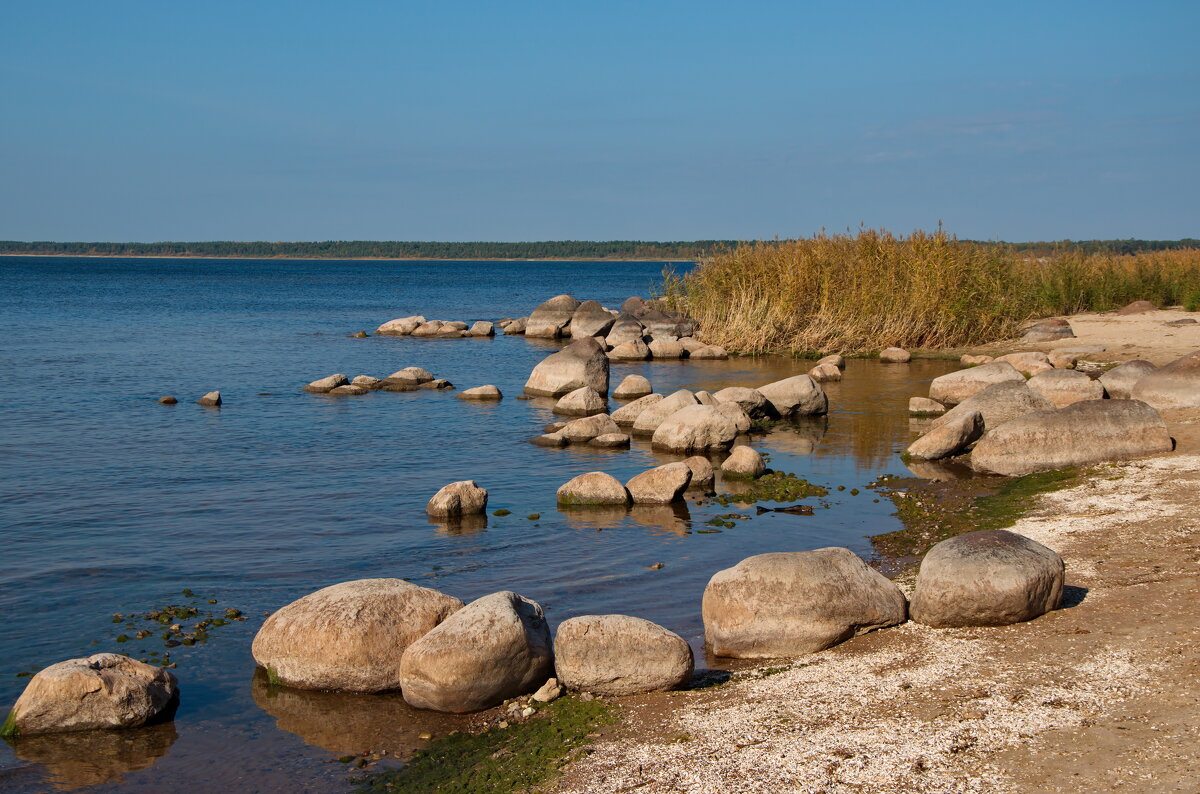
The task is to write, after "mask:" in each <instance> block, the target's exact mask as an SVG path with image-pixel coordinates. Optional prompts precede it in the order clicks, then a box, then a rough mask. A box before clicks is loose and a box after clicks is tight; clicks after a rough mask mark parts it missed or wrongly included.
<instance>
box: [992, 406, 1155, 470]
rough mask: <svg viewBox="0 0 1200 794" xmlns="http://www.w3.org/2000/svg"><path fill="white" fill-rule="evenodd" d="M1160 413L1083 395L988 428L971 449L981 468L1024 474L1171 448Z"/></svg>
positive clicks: (1118, 458) (1132, 456) (1146, 408)
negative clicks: (1079, 399)
mask: <svg viewBox="0 0 1200 794" xmlns="http://www.w3.org/2000/svg"><path fill="white" fill-rule="evenodd" d="M1171 448H1172V442H1171V436H1170V434H1169V433H1168V432H1167V426H1166V424H1165V423H1164V422H1163V420H1162V417H1161V416H1159V415H1158V412H1157V411H1155V410H1154V409H1153V408H1151V407H1150V406H1149V405H1147V404H1146V403H1144V402H1141V401H1139V400H1085V401H1084V402H1078V403H1073V404H1071V405H1068V406H1067V407H1066V408H1060V409H1058V410H1056V411H1037V412H1035V413H1031V414H1027V415H1025V416H1022V417H1020V418H1018V419H1014V420H1012V421H1011V422H1006V423H1004V424H1002V425H1000V426H999V427H997V428H994V429H989V431H988V433H987V435H985V436H984V437H983V438H982V439H980V440H979V443H978V444H976V445H975V449H974V451H973V452H972V453H971V465H972V466H973V467H974V468H976V469H978V470H980V471H989V472H993V473H995V474H1006V475H1020V474H1029V473H1030V472H1034V471H1044V470H1047V469H1061V468H1065V467H1067V466H1086V465H1089V464H1092V463H1100V462H1102V461H1110V460H1125V459H1128V458H1136V457H1141V456H1143V455H1155V454H1159V453H1163V452H1170V451H1171Z"/></svg>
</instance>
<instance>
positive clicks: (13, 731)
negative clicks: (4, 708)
mask: <svg viewBox="0 0 1200 794" xmlns="http://www.w3.org/2000/svg"><path fill="white" fill-rule="evenodd" d="M16 735H17V716H16V713H15V712H14V711H13V710H12V709H9V711H8V716H6V717H5V718H4V724H3V725H0V736H2V737H5V738H7V737H9V736H16Z"/></svg>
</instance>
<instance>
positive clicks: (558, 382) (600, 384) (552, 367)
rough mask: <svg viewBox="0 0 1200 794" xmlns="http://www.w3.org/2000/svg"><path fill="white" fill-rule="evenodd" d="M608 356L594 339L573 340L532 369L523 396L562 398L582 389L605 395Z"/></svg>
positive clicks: (606, 391)
mask: <svg viewBox="0 0 1200 794" xmlns="http://www.w3.org/2000/svg"><path fill="white" fill-rule="evenodd" d="M608 369H609V367H608V356H606V355H605V353H604V346H603V345H602V344H601V343H600V342H599V341H597V340H596V339H595V337H591V336H589V337H585V338H583V339H577V340H575V341H574V342H572V343H571V344H569V345H567V346H566V347H564V348H563V349H562V350H560V351H558V352H557V353H552V354H550V355H549V356H547V357H546V358H544V359H542V361H541V362H540V363H539V364H538V365H537V366H535V367H534V368H533V372H532V373H530V375H529V380H527V381H526V382H525V393H526V394H528V395H530V396H533V397H562V396H563V395H564V394H567V393H569V392H573V391H575V390H576V389H579V388H583V387H585V386H587V387H590V388H592V389H595V390H596V391H597V392H598V393H599V394H601V395H605V394H608Z"/></svg>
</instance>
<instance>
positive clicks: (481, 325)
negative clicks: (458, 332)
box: [467, 320, 496, 336]
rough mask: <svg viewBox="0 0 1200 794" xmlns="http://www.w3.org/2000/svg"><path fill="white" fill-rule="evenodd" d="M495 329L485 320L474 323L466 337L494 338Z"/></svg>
mask: <svg viewBox="0 0 1200 794" xmlns="http://www.w3.org/2000/svg"><path fill="white" fill-rule="evenodd" d="M495 335H496V327H495V326H494V325H492V324H491V323H489V322H488V321H487V320H480V321H479V322H477V323H474V324H473V325H472V326H471V327H470V329H468V331H467V336H495Z"/></svg>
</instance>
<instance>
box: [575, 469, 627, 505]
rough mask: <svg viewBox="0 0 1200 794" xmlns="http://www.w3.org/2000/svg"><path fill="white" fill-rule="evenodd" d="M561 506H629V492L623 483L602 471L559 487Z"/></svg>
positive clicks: (591, 473) (580, 477)
mask: <svg viewBox="0 0 1200 794" xmlns="http://www.w3.org/2000/svg"><path fill="white" fill-rule="evenodd" d="M558 503H559V504H560V505H567V506H572V505H583V506H593V505H627V504H629V492H628V491H626V490H625V486H624V485H621V481H620V480H618V479H617V478H616V477H614V476H612V475H611V474H605V473H604V472H602V471H590V472H588V473H587V474H580V475H579V476H578V477H573V478H571V479H570V480H567V481H566V482H565V483H563V484H562V485H560V486H559V487H558Z"/></svg>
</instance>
